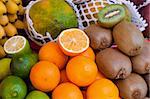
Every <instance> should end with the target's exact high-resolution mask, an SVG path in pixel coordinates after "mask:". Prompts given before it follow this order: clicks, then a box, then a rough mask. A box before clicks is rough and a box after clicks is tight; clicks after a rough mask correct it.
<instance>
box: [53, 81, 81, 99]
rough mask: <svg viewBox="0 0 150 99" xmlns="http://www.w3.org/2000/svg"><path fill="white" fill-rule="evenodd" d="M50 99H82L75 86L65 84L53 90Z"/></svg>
mask: <svg viewBox="0 0 150 99" xmlns="http://www.w3.org/2000/svg"><path fill="white" fill-rule="evenodd" d="M52 99H83V95H82V92H81V91H80V89H79V88H78V87H77V86H76V85H74V84H72V83H69V82H66V83H62V84H60V85H58V86H57V87H56V88H55V89H54V91H53V92H52Z"/></svg>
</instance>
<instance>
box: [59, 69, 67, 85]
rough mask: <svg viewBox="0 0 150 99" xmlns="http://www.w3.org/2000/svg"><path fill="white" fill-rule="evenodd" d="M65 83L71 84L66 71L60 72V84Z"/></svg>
mask: <svg viewBox="0 0 150 99" xmlns="http://www.w3.org/2000/svg"><path fill="white" fill-rule="evenodd" d="M64 82H69V79H68V77H67V74H66V70H65V69H63V70H61V71H60V83H64Z"/></svg>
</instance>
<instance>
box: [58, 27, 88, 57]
mask: <svg viewBox="0 0 150 99" xmlns="http://www.w3.org/2000/svg"><path fill="white" fill-rule="evenodd" d="M58 42H59V46H60V48H61V49H62V51H63V52H64V54H66V55H68V56H76V55H78V54H80V53H82V52H84V51H85V50H86V49H87V48H88V47H89V38H88V36H87V35H86V34H85V32H84V31H82V30H80V29H76V28H72V29H67V30H64V31H62V32H61V34H60V35H59V38H58Z"/></svg>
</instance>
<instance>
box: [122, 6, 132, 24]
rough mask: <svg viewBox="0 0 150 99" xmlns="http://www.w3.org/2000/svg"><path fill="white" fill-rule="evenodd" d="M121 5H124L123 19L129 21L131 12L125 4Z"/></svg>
mask: <svg viewBox="0 0 150 99" xmlns="http://www.w3.org/2000/svg"><path fill="white" fill-rule="evenodd" d="M122 6H123V7H124V9H125V12H126V16H125V17H124V20H126V21H129V22H131V19H132V14H131V12H130V11H129V9H128V7H127V6H126V5H122Z"/></svg>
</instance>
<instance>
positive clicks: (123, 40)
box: [113, 20, 144, 56]
mask: <svg viewBox="0 0 150 99" xmlns="http://www.w3.org/2000/svg"><path fill="white" fill-rule="evenodd" d="M113 38H114V41H115V43H116V44H117V46H118V48H119V49H120V50H121V51H122V52H123V53H125V54H126V55H128V56H136V55H139V54H140V53H141V51H142V48H143V45H144V36H143V34H142V33H141V31H140V30H139V29H138V28H137V27H136V26H135V25H134V24H133V23H131V22H127V21H125V20H123V21H121V22H120V23H119V24H117V25H116V26H115V27H114V28H113Z"/></svg>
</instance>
